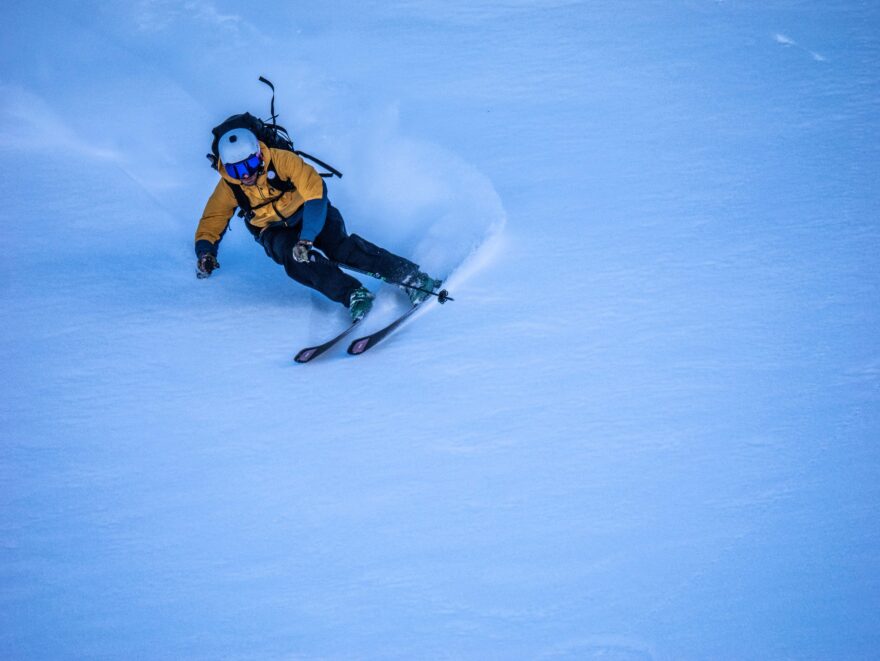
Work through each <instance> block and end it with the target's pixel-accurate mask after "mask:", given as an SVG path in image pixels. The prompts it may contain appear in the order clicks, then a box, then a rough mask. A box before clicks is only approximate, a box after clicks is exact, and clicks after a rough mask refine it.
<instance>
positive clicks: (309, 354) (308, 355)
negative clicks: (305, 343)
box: [293, 349, 316, 363]
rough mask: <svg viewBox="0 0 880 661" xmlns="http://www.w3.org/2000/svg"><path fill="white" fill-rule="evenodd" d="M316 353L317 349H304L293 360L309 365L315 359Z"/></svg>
mask: <svg viewBox="0 0 880 661" xmlns="http://www.w3.org/2000/svg"><path fill="white" fill-rule="evenodd" d="M315 351H316V350H315V349H303V350H302V351H300V352H299V353H298V354H296V356H294V358H293V359H294V360H295V361H296V362H298V363H307V362H309V361H310V360H311V359H312V358H314V356H315Z"/></svg>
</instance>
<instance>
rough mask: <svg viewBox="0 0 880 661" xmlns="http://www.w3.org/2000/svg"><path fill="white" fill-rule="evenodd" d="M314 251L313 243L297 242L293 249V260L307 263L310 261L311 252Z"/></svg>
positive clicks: (301, 240)
mask: <svg viewBox="0 0 880 661" xmlns="http://www.w3.org/2000/svg"><path fill="white" fill-rule="evenodd" d="M311 249H312V242H311V241H305V240H303V239H300V240H299V241H297V242H296V245H295V246H294V247H293V258H294V259H295V260H296V261H298V262H300V263H305V262H308V261H309V250H311Z"/></svg>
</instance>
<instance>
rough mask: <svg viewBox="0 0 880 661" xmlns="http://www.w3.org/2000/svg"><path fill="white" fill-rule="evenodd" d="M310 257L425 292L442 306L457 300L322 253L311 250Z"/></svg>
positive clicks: (391, 283)
mask: <svg viewBox="0 0 880 661" xmlns="http://www.w3.org/2000/svg"><path fill="white" fill-rule="evenodd" d="M309 255H310V256H312V261H314V255H321V256H322V257H324V259H326V260H327V261H328V262H330V263H331V264H333V266H339V267H341V268H344V269H350V270H352V271H357V272H358V273H363V274H364V275H368V276H370V277H371V278H376V280H381V281H382V282H387V283H388V284H389V285H397V286H398V287H406V288H407V289H415V290H416V291H420V292H424V293H425V294H430V295H431V296H436V297H437V302H438V303H441V304H442V303H445V302H446V301H454V300H455V299H454V298H451V297H450V296H449V292H448V291H446V290H445V289H441V290H440V291H438V292H433V291H429V290H427V289H423V288H422V287H414V286H413V285H407V284H404V283H402V282H397V281H395V280H389V279H388V278H385V277H383V276H381V275H379V274H378V273H373V272H372V271H365V270H363V269H359V268H358V267H357V266H352V265H351V264H343V263H342V262H335V261H333V260H332V259H330V258H329V257H327V256H326V255H324V254H323V253H320V252H318V251H316V250H310V251H309Z"/></svg>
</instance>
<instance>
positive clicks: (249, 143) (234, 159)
mask: <svg viewBox="0 0 880 661" xmlns="http://www.w3.org/2000/svg"><path fill="white" fill-rule="evenodd" d="M217 152H218V153H219V154H220V160H221V161H223V162H224V163H228V164H231V163H238V162H239V161H243V160H245V159H246V158H247V157H248V156H253V155H254V154H259V153H260V143H259V142H257V136H255V135H254V134H253V133H251V132H250V131H248V130H247V129H232V130H231V131H227V132H226V133H224V134H223V135H222V136H220V140H219V141H218V142H217Z"/></svg>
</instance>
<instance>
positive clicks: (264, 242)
mask: <svg viewBox="0 0 880 661" xmlns="http://www.w3.org/2000/svg"><path fill="white" fill-rule="evenodd" d="M217 147H218V149H217V151H218V155H219V159H220V163H219V164H218V170H219V172H220V177H221V179H220V181H219V182H218V183H217V186H216V187H215V188H214V192H213V193H212V194H211V197H210V198H209V199H208V203H207V204H206V205H205V211H204V213H203V214H202V217H201V220H199V225H198V229H197V230H196V236H195V249H196V255H197V258H198V264H197V273H196V275H197V276H198V277H199V278H207V277H208V276H210V275H211V273H212V272H213V271H214V270H215V269H217V268H219V267H220V264H219V263H218V262H217V247H218V245H219V244H220V240H221V239H222V238H223V234H224V233H225V232H226V228H227V227H228V226H229V221H230V219H231V218H232V214H233V213H234V212H235V209H236V207H241V206H243V204H242V203H240V202H244V200H240V199H239V198H237V197H236V192H235V190H234V189H233V186H240V190H241V192H242V193H244V195H245V196H246V201H247V203H248V205H249V206H250V209H243V211H245V212H246V213H245V226H246V227H247V228H248V230H249V231H250V233H251V234H253V236H254V238H255V239H256V240H257V242H258V243H259V244H260V245H261V246H263V249H264V250H265V251H266V254H267V255H268V256H269V257H271V258H272V259H273V260H274V261H275V262H277V263H278V264H280V265H282V266H283V267H284V270H285V271H286V272H287V275H288V276H290V277H291V278H293V279H294V280H296V281H297V282H300V283H302V284H304V285H306V286H308V287H311V288H313V289H316V290H318V291H319V292H321V293H322V294H324V295H325V296H326V297H327V298H330V299H331V300H334V301H337V302H338V303H341V304H342V305H344V306H346V307H347V308H348V309H349V313H350V314H351V319H352V321H353V322H354V321H359V320H360V319H362V318H363V317H364V315H366V314H367V312H369V310H370V308H371V307H372V305H373V298H374V296H373V294H372V293H370V291H369V290H368V289H367V288H366V287H364V286H363V285H362V284H361V283H360V282H359V281H358V280H356V279H355V278H354V277H352V276H351V275H349V274H347V273H344V272H343V271H342V270H341V269H340V268H339V267H338V266H337V265H336V264H334V263H333V262H338V263H340V264H345V265H350V266H352V267H354V268H356V269H359V270H363V271H368V272H370V273H375V274H377V275H379V276H381V277H383V278H384V279H386V280H388V281H391V282H397V283H400V284H401V288H402V289H404V290H405V291H406V293H407V294H408V296H409V298H410V301H411V302H412V303H413V305H417V304H419V303H421V302H422V301H423V300H424V299H425V298H427V297H428V293H427V291H434V290H435V289H437V288H438V287H439V286H440V285H441V282H440V281H439V280H434V279H433V278H431V277H430V276H429V275H427V274H426V273H423V272H422V271H420V270H419V267H418V265H416V264H414V263H413V262H411V261H409V260H407V259H404V258H403V257H399V256H397V255H395V254H392V253H390V252H388V251H387V250H385V249H383V248H380V247H378V246H376V245H374V244H372V243H370V242H369V241H367V240H365V239H363V238H361V237H360V236H358V235H357V234H351V235H349V234H348V232H347V231H346V229H345V223H344V221H343V220H342V215H341V214H340V213H339V211H338V210H337V209H336V207H334V206H333V205H332V204H330V202H329V201H328V199H327V187H326V185H325V184H324V181H323V180H322V179H321V176H320V175H319V174H318V173H317V172H316V171H315V169H314V168H313V167H312V166H311V165H309V164H307V163H306V162H305V161H303V159H302V158H300V157H299V156H298V155H297V154H295V153H293V152H290V151H287V150H284V149H275V148H270V147H267V146H266V144H264V143H263V142H260V141H259V140H257V137H256V135H254V133H253V132H252V131H249V130H248V129H244V128H237V129H233V130H231V131H227V132H226V133H224V134H223V135H222V136H221V137H220V139H219V141H218V144H217ZM238 195H239V196H240V195H241V193H239V194H238ZM312 246H314V247H316V248H319V249H320V250H321V251H323V253H324V254H325V255H326V256H327V257H329V258H330V259H329V260H328V259H327V257H324V256H323V255H321V254H320V253H317V252H314V251H312V250H311V248H312ZM330 260H333V262H331V261H330ZM419 289H423V290H427V291H419Z"/></svg>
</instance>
